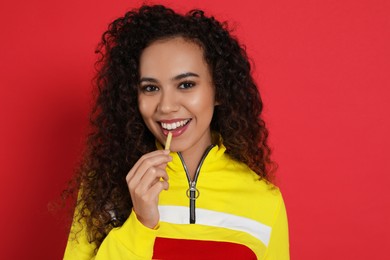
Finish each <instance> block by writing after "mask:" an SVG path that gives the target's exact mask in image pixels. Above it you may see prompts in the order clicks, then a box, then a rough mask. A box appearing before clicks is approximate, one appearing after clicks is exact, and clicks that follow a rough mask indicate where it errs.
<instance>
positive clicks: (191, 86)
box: [179, 81, 196, 89]
mask: <svg viewBox="0 0 390 260" xmlns="http://www.w3.org/2000/svg"><path fill="white" fill-rule="evenodd" d="M195 85H196V84H195V82H192V81H184V82H181V83H180V84H179V88H180V89H190V88H193V87H195ZM182 86H185V87H182Z"/></svg>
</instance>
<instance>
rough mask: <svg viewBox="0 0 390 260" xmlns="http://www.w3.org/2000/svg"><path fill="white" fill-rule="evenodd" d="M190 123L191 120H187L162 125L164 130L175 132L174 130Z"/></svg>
mask: <svg viewBox="0 0 390 260" xmlns="http://www.w3.org/2000/svg"><path fill="white" fill-rule="evenodd" d="M189 121H190V120H189V119H186V120H182V121H178V122H174V123H172V124H168V123H161V126H162V128H164V129H167V130H174V129H176V128H178V127H181V126H184V125H185V124H187V123H188V122H189Z"/></svg>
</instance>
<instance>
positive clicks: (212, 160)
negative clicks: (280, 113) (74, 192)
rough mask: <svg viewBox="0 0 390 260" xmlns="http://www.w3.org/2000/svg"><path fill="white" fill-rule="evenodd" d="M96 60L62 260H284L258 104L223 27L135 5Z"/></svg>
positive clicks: (241, 56)
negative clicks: (92, 103) (93, 96)
mask: <svg viewBox="0 0 390 260" xmlns="http://www.w3.org/2000/svg"><path fill="white" fill-rule="evenodd" d="M98 52H99V53H100V54H101V55H102V56H101V59H100V63H99V65H100V67H99V73H98V76H97V87H98V95H97V100H96V107H95V110H94V113H93V117H92V123H93V127H94V131H93V133H92V134H91V135H90V136H89V139H88V150H87V153H86V155H85V159H84V161H83V163H82V165H81V167H80V170H79V172H78V173H79V174H78V178H77V182H76V183H77V184H78V185H80V192H79V198H78V203H77V207H76V213H75V216H74V222H73V225H72V231H71V234H70V236H69V241H68V245H67V248H66V252H65V256H64V259H92V258H94V257H95V259H151V258H153V259H183V258H186V259H195V258H196V259H282V260H283V259H288V258H289V252H288V228H287V218H286V213H285V207H284V203H283V199H282V196H281V194H280V192H279V190H278V189H277V188H276V187H275V186H273V185H272V184H271V182H270V181H271V173H272V170H273V168H274V167H273V166H274V164H273V162H272V161H271V160H270V149H269V147H268V145H267V135H268V132H267V129H266V127H265V124H264V121H263V120H262V119H261V111H262V101H261V99H260V95H259V93H258V89H257V86H256V85H255V83H254V81H253V79H252V77H251V75H250V64H249V62H248V58H247V56H246V53H245V51H244V50H243V48H241V47H240V45H239V43H238V42H237V40H236V39H234V38H233V37H232V36H231V35H230V34H229V32H228V29H227V26H226V25H225V24H221V23H219V22H218V21H216V20H215V19H214V18H212V17H206V16H205V15H204V14H203V12H202V11H199V10H198V11H191V12H189V13H188V14H187V15H179V14H176V13H175V12H174V11H173V10H171V9H168V8H165V7H163V6H143V7H141V8H140V9H138V10H134V11H131V12H128V13H126V15H125V16H124V17H121V18H119V19H117V20H115V21H114V22H113V23H112V24H111V25H110V27H109V29H108V31H106V32H105V33H104V35H103V38H102V42H101V45H100V47H99V49H98ZM169 133H171V134H172V136H173V137H172V144H171V146H170V150H167V149H163V148H164V146H168V145H167V144H166V140H167V136H168V134H169ZM165 148H167V147H165Z"/></svg>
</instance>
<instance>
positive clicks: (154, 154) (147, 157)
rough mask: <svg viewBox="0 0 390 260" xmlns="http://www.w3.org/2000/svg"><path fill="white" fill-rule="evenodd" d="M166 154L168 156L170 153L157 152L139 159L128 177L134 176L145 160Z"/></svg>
mask: <svg viewBox="0 0 390 260" xmlns="http://www.w3.org/2000/svg"><path fill="white" fill-rule="evenodd" d="M164 154H168V152H167V151H165V150H156V151H153V152H150V153H147V154H144V155H143V156H141V158H139V159H138V161H137V162H136V163H135V164H134V165H133V167H132V168H131V170H130V171H129V173H128V175H132V174H134V172H136V171H137V169H138V167H139V166H140V165H141V164H142V162H143V161H144V160H147V159H149V158H151V157H154V156H158V155H164Z"/></svg>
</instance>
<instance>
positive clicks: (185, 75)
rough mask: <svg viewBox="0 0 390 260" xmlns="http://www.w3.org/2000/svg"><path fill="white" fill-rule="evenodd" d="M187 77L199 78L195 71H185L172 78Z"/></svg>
mask: <svg viewBox="0 0 390 260" xmlns="http://www.w3.org/2000/svg"><path fill="white" fill-rule="evenodd" d="M188 77H198V78H199V75H198V74H196V73H193V72H186V73H183V74H179V75H177V76H175V77H174V78H173V79H172V80H181V79H184V78H188Z"/></svg>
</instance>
